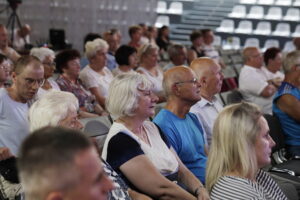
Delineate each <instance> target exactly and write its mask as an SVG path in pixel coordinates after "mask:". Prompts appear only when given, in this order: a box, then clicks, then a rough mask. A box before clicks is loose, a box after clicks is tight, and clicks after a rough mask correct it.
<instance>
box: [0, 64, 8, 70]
mask: <svg viewBox="0 0 300 200" xmlns="http://www.w3.org/2000/svg"><path fill="white" fill-rule="evenodd" d="M0 69H4V70H9V66H5V65H0Z"/></svg>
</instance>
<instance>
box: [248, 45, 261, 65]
mask: <svg viewBox="0 0 300 200" xmlns="http://www.w3.org/2000/svg"><path fill="white" fill-rule="evenodd" d="M243 59H244V63H245V64H246V65H249V66H251V67H255V68H260V67H261V66H262V64H263V58H262V55H261V53H260V50H259V49H258V48H256V47H247V48H245V49H244V50H243Z"/></svg>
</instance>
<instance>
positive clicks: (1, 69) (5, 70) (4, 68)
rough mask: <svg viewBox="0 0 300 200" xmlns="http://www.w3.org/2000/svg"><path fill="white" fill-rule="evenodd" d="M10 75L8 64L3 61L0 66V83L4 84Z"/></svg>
mask: <svg viewBox="0 0 300 200" xmlns="http://www.w3.org/2000/svg"><path fill="white" fill-rule="evenodd" d="M9 73H10V63H9V62H8V61H7V60H4V61H3V62H2V63H1V64H0V82H2V83H3V82H5V81H7V80H8V78H9Z"/></svg>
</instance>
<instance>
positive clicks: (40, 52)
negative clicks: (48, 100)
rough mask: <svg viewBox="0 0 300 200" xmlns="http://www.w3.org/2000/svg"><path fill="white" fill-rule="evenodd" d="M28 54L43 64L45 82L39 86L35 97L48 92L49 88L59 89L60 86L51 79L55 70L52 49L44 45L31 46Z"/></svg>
mask: <svg viewBox="0 0 300 200" xmlns="http://www.w3.org/2000/svg"><path fill="white" fill-rule="evenodd" d="M30 55H32V56H35V57H37V58H38V59H39V60H40V61H41V62H42V64H43V66H44V78H45V82H44V84H43V85H42V86H41V87H40V88H39V90H38V92H37V94H36V98H35V99H38V98H40V97H41V96H43V95H44V94H45V93H46V92H49V91H50V90H60V88H59V86H58V85H57V83H56V82H55V80H53V79H52V75H53V73H54V70H55V62H54V58H55V54H54V51H52V50H51V49H48V48H45V47H41V48H33V49H31V51H30Z"/></svg>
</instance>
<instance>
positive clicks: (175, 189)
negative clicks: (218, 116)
mask: <svg viewBox="0 0 300 200" xmlns="http://www.w3.org/2000/svg"><path fill="white" fill-rule="evenodd" d="M152 89H153V85H152V83H151V82H150V81H149V80H148V79H147V78H146V76H145V75H142V74H138V73H125V74H121V75H118V76H117V77H115V79H114V80H113V81H112V83H111V86H110V88H109V94H108V98H107V109H108V111H109V112H110V114H111V115H112V117H113V118H114V119H115V122H114V123H113V125H112V127H111V129H110V131H109V133H108V136H107V138H106V140H105V143H104V148H103V151H102V158H103V159H104V160H106V161H107V162H108V163H109V164H110V165H111V166H112V167H113V168H114V170H115V171H117V172H118V173H120V174H121V176H122V177H123V179H124V180H125V181H126V182H127V183H128V184H129V186H130V187H132V188H134V189H137V190H139V191H141V192H143V193H145V194H147V195H149V196H151V197H152V198H155V199H164V198H165V199H181V200H182V199H185V200H187V199H197V198H198V199H208V195H207V192H206V190H205V189H204V187H203V185H202V184H201V182H200V181H199V180H198V179H197V178H196V177H195V176H194V175H193V174H192V173H191V172H190V171H189V170H188V169H187V168H186V167H185V166H184V165H183V164H182V162H181V161H180V159H179V158H178V156H177V154H176V153H175V151H174V150H173V149H172V148H171V146H170V144H169V142H168V141H167V139H166V138H165V136H164V134H163V133H161V132H160V130H159V129H158V127H157V126H156V125H155V124H154V123H152V122H150V121H148V120H147V119H148V118H149V117H151V116H153V115H154V108H155V104H156V101H157V99H158V98H157V96H156V95H155V94H154V93H153V92H152ZM120 97H122V98H120ZM173 181H178V182H179V183H181V184H183V185H184V186H185V188H186V189H187V191H189V192H187V191H186V190H184V189H182V188H181V187H180V186H178V185H177V184H176V183H174V182H173Z"/></svg>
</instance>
